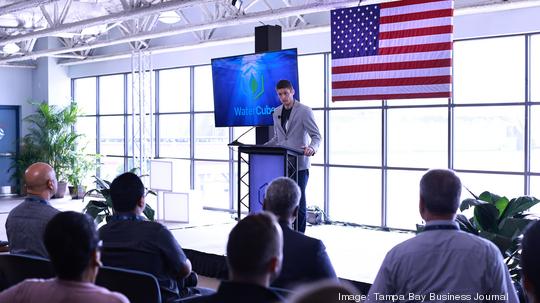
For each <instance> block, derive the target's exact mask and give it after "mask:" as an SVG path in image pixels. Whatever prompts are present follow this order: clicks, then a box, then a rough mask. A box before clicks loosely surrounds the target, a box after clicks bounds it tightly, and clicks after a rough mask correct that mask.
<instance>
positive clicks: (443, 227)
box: [423, 224, 459, 231]
mask: <svg viewBox="0 0 540 303" xmlns="http://www.w3.org/2000/svg"><path fill="white" fill-rule="evenodd" d="M430 230H459V228H458V227H457V226H455V225H447V224H440V225H426V227H424V230H423V231H430Z"/></svg>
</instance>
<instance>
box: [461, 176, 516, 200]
mask: <svg viewBox="0 0 540 303" xmlns="http://www.w3.org/2000/svg"><path fill="white" fill-rule="evenodd" d="M458 176H459V178H460V179H461V184H462V185H463V189H462V192H461V198H462V199H465V198H471V197H472V195H471V194H470V193H469V192H468V191H467V189H466V188H468V189H469V190H470V191H471V192H472V193H473V194H475V195H476V196H479V195H480V194H481V193H483V192H484V191H489V192H492V193H494V194H497V195H499V196H506V197H507V198H513V197H518V196H522V195H523V193H524V192H523V190H524V183H523V182H524V177H523V176H520V175H495V174H474V173H462V172H458Z"/></svg>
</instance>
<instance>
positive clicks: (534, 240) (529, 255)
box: [521, 221, 540, 302]
mask: <svg viewBox="0 0 540 303" xmlns="http://www.w3.org/2000/svg"><path fill="white" fill-rule="evenodd" d="M521 249H522V251H521V268H522V273H523V276H525V279H526V280H527V281H528V284H529V285H530V286H531V287H532V289H529V290H528V291H529V292H532V293H533V294H534V296H535V297H536V300H537V302H538V300H540V259H539V256H540V221H536V222H534V223H532V224H531V225H530V226H529V227H528V228H527V230H526V231H525V234H524V236H523V240H522V242H521Z"/></svg>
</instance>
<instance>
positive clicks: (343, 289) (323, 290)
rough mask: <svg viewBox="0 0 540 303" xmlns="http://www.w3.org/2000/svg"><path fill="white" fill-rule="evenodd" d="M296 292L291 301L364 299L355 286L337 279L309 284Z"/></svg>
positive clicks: (320, 302)
mask: <svg viewBox="0 0 540 303" xmlns="http://www.w3.org/2000/svg"><path fill="white" fill-rule="evenodd" d="M294 292H295V294H294V295H292V296H291V297H290V298H289V300H288V302H290V303H338V302H347V303H353V302H361V301H362V299H363V298H362V296H361V295H360V294H359V293H358V291H357V290H356V289H355V288H354V286H352V285H350V284H349V283H345V282H339V281H337V280H335V279H331V280H321V281H318V282H315V283H313V284H307V285H305V286H301V287H300V288H298V289H295V291H294Z"/></svg>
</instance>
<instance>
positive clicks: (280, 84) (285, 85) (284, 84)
mask: <svg viewBox="0 0 540 303" xmlns="http://www.w3.org/2000/svg"><path fill="white" fill-rule="evenodd" d="M282 88H288V89H291V90H292V89H293V86H292V83H291V81H289V80H279V81H278V83H277V84H276V89H282Z"/></svg>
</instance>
